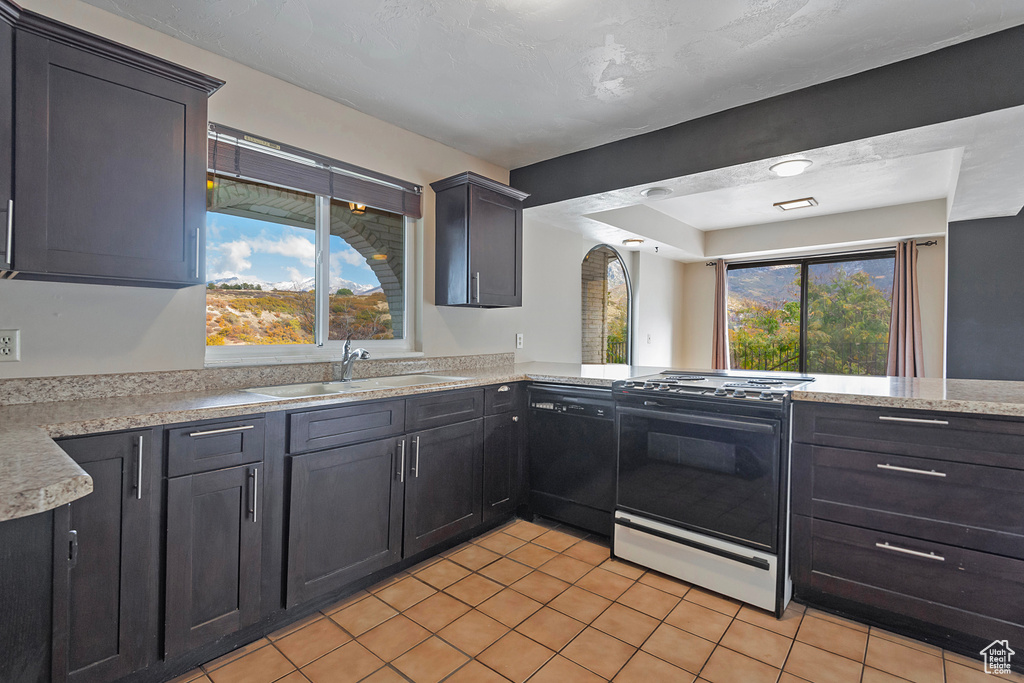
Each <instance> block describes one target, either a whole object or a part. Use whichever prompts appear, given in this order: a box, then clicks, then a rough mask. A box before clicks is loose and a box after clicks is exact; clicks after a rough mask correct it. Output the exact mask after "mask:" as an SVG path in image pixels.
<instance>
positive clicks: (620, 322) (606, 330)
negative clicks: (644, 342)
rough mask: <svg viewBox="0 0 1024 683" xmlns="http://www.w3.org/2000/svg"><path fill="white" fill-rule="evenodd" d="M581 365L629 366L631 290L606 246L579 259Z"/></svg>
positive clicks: (624, 272) (620, 265)
mask: <svg viewBox="0 0 1024 683" xmlns="http://www.w3.org/2000/svg"><path fill="white" fill-rule="evenodd" d="M580 270H581V277H582V285H583V362H584V363H585V364H597V365H604V364H607V363H625V364H629V363H630V359H631V357H632V330H631V327H632V325H631V321H632V301H633V288H632V286H631V284H630V282H629V271H627V270H626V264H625V262H624V261H623V260H622V257H621V256H620V255H619V252H617V251H615V249H613V248H612V247H610V246H608V245H607V244H599V245H597V246H596V247H594V248H593V249H591V250H590V251H589V252H587V255H586V256H584V257H583V265H582V267H581V269H580Z"/></svg>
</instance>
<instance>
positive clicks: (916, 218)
mask: <svg viewBox="0 0 1024 683" xmlns="http://www.w3.org/2000/svg"><path fill="white" fill-rule="evenodd" d="M791 223H800V224H802V225H800V226H797V228H794V226H793V225H791ZM809 228H813V230H809ZM737 230H742V231H744V232H745V233H746V234H747V237H748V238H749V239H748V240H747V241H746V242H735V241H733V240H735V238H736V236H737V234H734V235H733V236H731V237H729V239H728V241H729V242H730V243H731V244H732V245H733V246H732V247H730V249H732V248H738V247H739V246H740V245H741V244H746V245H747V247H748V248H749V249H750V250H751V251H752V252H760V251H761V250H763V249H765V248H766V247H768V246H775V247H783V246H789V247H791V248H793V249H794V250H795V251H797V252H798V253H802V254H808V253H811V252H808V251H807V250H806V249H805V248H804V247H805V246H806V245H805V244H804V242H805V241H806V235H807V234H813V232H815V231H817V232H819V233H820V239H821V240H822V241H823V242H828V243H832V242H833V241H834V240H837V239H838V238H840V237H841V236H842V235H845V236H846V240H847V241H856V240H859V239H862V238H866V237H867V236H871V237H872V239H874V238H875V237H876V236H877V235H879V234H884V233H885V232H890V233H891V232H896V233H898V234H903V235H905V236H907V237H911V236H914V235H930V236H932V237H931V239H936V240H937V241H938V244H937V245H935V246H931V247H921V248H920V251H919V259H918V289H919V291H920V295H921V334H922V338H923V341H924V366H925V376H926V377H942V376H943V374H944V367H945V364H944V358H943V356H944V353H945V319H946V245H945V237H939V236H936V235H941V234H944V233H945V231H946V218H945V201H944V200H938V201H935V202H921V203H918V204H909V205H903V206H896V207H889V208H885V209H871V210H869V211H856V212H850V213H846V214H840V215H838V216H825V217H822V218H820V219H804V220H802V221H790V222H787V223H774V224H768V225H762V226H757V230H756V231H754V229H753V228H737ZM716 232H729V231H724V230H723V231H716ZM713 235H714V233H708V239H709V240H710V239H711V238H712V236H713ZM720 239H721V242H720V243H719V244H720V245H724V244H725V243H726V239H725V238H720ZM893 243H894V241H889V242H888V244H893ZM722 248H723V249H724V248H725V247H722ZM815 251H818V252H824V251H828V249H827V248H819V249H816V250H815ZM790 253H794V252H793V251H791V252H790ZM742 255H743V254H740V256H742ZM683 283H684V285H683V289H684V292H685V294H684V303H683V306H682V313H681V316H682V323H681V325H680V327H681V328H682V329H683V334H684V337H685V338H684V340H683V342H682V351H681V359H680V365H681V367H692V368H707V367H710V364H711V329H712V321H713V319H714V310H713V308H714V296H715V269H714V268H710V267H707V266H706V265H705V264H704V262H697V263H687V264H686V265H685V267H684V275H683Z"/></svg>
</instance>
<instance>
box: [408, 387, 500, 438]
mask: <svg viewBox="0 0 1024 683" xmlns="http://www.w3.org/2000/svg"><path fill="white" fill-rule="evenodd" d="M483 414H484V390H483V389H467V390H464V391H447V392H445V393H443V394H434V395H432V396H423V397H420V398H410V399H408V400H407V401H406V413H405V429H406V431H408V432H414V431H417V430H420V429H430V428H432V427H441V426H443V425H447V424H454V423H456V422H464V421H465V420H472V419H474V418H477V417H481V416H482V415H483Z"/></svg>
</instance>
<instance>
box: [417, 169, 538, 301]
mask: <svg viewBox="0 0 1024 683" xmlns="http://www.w3.org/2000/svg"><path fill="white" fill-rule="evenodd" d="M430 187H431V188H433V190H434V192H435V193H437V197H436V199H435V220H434V230H435V244H436V254H435V261H434V282H435V288H434V303H435V304H436V305H438V306H470V307H478V308H497V307H506V306H521V305H522V303H523V200H524V199H526V198H527V197H529V195H528V194H526V193H524V192H520V191H519V190H515V189H513V188H511V187H509V186H508V185H502V184H501V183H499V182H497V181H494V180H491V179H489V178H485V177H483V176H480V175H477V174H476V173H471V172H466V173H460V174H459V175H455V176H452V177H450V178H445V179H444V180H438V181H437V182H434V183H431V184H430Z"/></svg>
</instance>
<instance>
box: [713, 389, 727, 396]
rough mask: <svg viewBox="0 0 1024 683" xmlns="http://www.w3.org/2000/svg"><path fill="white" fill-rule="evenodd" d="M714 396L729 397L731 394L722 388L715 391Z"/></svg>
mask: <svg viewBox="0 0 1024 683" xmlns="http://www.w3.org/2000/svg"><path fill="white" fill-rule="evenodd" d="M714 395H715V396H728V395H729V392H728V391H727V390H726V389H723V388H722V387H718V388H717V389H715V394H714Z"/></svg>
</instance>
